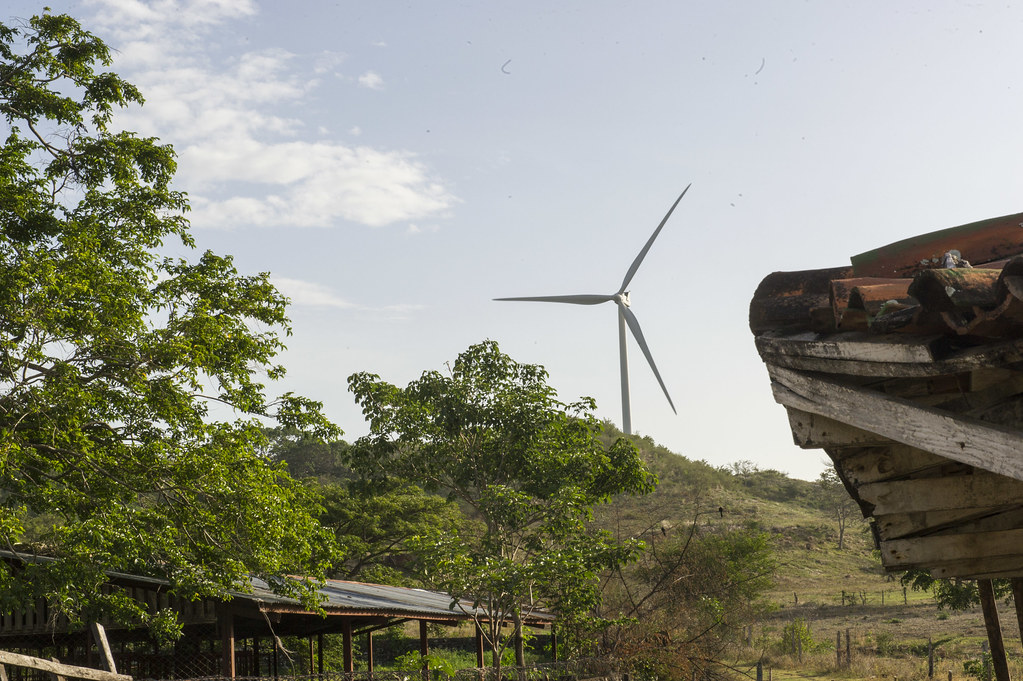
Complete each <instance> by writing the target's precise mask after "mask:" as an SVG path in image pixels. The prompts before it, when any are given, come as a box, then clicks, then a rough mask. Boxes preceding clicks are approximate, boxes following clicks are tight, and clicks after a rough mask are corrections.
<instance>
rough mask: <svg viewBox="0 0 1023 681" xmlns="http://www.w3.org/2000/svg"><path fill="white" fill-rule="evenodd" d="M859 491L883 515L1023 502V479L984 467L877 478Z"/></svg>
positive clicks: (875, 513)
mask: <svg viewBox="0 0 1023 681" xmlns="http://www.w3.org/2000/svg"><path fill="white" fill-rule="evenodd" d="M857 492H858V493H859V495H860V498H861V499H862V500H863V501H866V502H868V503H871V504H873V505H874V513H873V515H879V516H880V515H891V514H895V513H914V512H917V511H946V510H953V509H978V508H980V509H988V508H991V507H992V504H993V503H997V504H998V506H1017V505H1023V482H1021V481H1019V480H1014V479H1012V478H1007V477H1005V476H1004V475H993V474H991V473H986V472H984V471H976V472H974V474H973V475H956V476H949V477H944V478H917V479H911V480H896V481H894V482H875V483H870V484H867V485H860V486H859V487H858V488H857Z"/></svg>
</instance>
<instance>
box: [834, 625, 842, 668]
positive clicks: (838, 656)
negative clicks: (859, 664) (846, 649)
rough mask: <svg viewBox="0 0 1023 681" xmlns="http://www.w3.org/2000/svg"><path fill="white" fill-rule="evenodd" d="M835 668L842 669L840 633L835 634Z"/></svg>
mask: <svg viewBox="0 0 1023 681" xmlns="http://www.w3.org/2000/svg"><path fill="white" fill-rule="evenodd" d="M835 668H837V669H841V668H842V632H841V631H836V632H835Z"/></svg>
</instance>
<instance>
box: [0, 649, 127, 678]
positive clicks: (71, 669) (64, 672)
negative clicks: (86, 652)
mask: <svg viewBox="0 0 1023 681" xmlns="http://www.w3.org/2000/svg"><path fill="white" fill-rule="evenodd" d="M0 665H13V666H15V667H28V668H29V669H38V670H39V671H41V672H47V673H49V674H56V675H58V676H65V677H68V678H72V679H88V680H89V681H132V677H130V676H126V675H124V674H114V673H112V672H105V671H102V670H99V669H90V668H89V667H75V666H73V665H69V664H61V663H60V662H53V661H52V660H44V659H42V658H39V657H31V656H29V655H19V654H18V653H11V652H7V651H6V650H0Z"/></svg>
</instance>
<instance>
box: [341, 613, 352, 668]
mask: <svg viewBox="0 0 1023 681" xmlns="http://www.w3.org/2000/svg"><path fill="white" fill-rule="evenodd" d="M341 645H342V648H343V651H344V652H343V653H342V658H343V660H344V666H345V671H346V672H348V673H349V674H351V673H352V672H354V671H355V660H354V659H353V656H352V619H351V618H350V617H345V618H344V619H342V620H341Z"/></svg>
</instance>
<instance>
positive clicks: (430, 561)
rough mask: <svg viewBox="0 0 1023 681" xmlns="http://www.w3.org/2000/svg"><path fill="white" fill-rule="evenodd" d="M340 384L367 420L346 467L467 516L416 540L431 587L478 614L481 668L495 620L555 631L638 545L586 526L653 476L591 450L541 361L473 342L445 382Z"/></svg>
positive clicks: (647, 485)
mask: <svg viewBox="0 0 1023 681" xmlns="http://www.w3.org/2000/svg"><path fill="white" fill-rule="evenodd" d="M349 385H350V387H351V390H352V392H353V393H354V394H355V396H356V399H357V401H358V402H359V404H360V405H361V406H362V408H363V413H364V414H365V416H366V418H367V419H368V420H369V422H370V426H371V432H370V434H369V435H368V436H366V437H363V438H360V440H359V441H358V442H356V443H355V445H353V447H352V449H351V450H350V454H351V462H352V467H353V469H354V470H355V471H356V472H358V473H360V474H361V475H363V476H364V477H366V478H367V479H369V480H392V481H393V480H396V479H397V480H406V481H413V482H415V483H417V484H420V485H423V486H424V487H425V488H426V489H427V490H428V491H438V492H441V493H444V494H446V495H448V496H449V497H450V498H452V499H454V500H456V501H458V503H459V504H460V505H461V506H462V507H463V509H464V510H465V511H466V512H467V514H468V515H469V516H470V517H471V519H472V521H473V522H471V523H469V524H466V525H465V526H463V527H462V528H460V529H459V530H458V531H456V532H431V533H429V534H425V535H423V536H422V537H420V539H419V542H418V546H419V550H420V552H421V553H422V556H423V559H424V561H425V566H426V569H427V572H426V573H425V575H424V576H425V577H426V578H427V579H428V580H429V581H430V582H432V584H433V585H434V586H435V587H438V588H443V589H444V590H445V591H447V592H448V593H450V594H451V595H452V596H453V597H455V598H464V599H467V600H468V602H470V603H472V604H474V605H475V606H476V607H477V608H481V609H482V612H477V611H473V610H471V609H470V612H474V613H476V615H477V618H478V619H477V623H478V624H479V625H480V626H481V628H482V629H483V631H484V634H485V637H486V639H487V641H488V643H489V645H490V650H491V654H492V660H493V664H494V666H500V659H501V653H502V651H503V650H504V648H505V647H506V646H507V645H508V639H507V637H503V636H502V635H501V630H502V626H503V625H505V624H506V623H510V624H512V625H513V626H512V630H513V632H514V633H515V636H513V640H516V639H519V638H520V636H518V635H519V634H520V633H521V624H522V619H523V617H525V616H526V615H528V614H529V613H530V612H532V611H533V609H534V608H537V607H541V606H546V607H550V608H552V609H553V610H554V611H555V612H557V613H558V615H559V617H561V618H562V621H563V622H565V623H568V622H570V621H572V620H573V619H574V618H577V617H580V616H581V615H582V613H584V612H586V611H587V610H589V609H590V608H592V607H593V606H594V605H595V604H596V603H597V602H598V599H599V591H598V588H597V587H598V574H599V573H600V571H602V570H606V569H609V568H613V567H615V566H617V565H620V564H622V563H625V562H627V561H629V560H631V559H633V558H634V557H635V556H636V554H637V551H638V549H639V547H640V544H639V543H638V542H636V541H627V542H623V543H618V542H615V541H613V540H612V538H611V536H610V535H609V534H607V533H600V532H593V531H591V530H590V529H589V528H588V527H587V521H588V520H589V519H590V518H591V509H592V507H593V506H594V505H596V504H600V503H603V502H606V501H608V500H609V499H610V498H611V497H612V496H613V495H615V494H620V493H636V494H642V493H646V492H648V491H650V490H651V489H652V488H653V485H654V483H655V478H654V476H653V475H652V474H651V473H650V472H649V471H648V470H647V469H646V467H645V466H644V465H643V462H642V461H641V460H640V458H639V456H638V454H637V452H636V449H635V448H634V447H633V446H632V445H631V444H629V443H628V442H627V441H625V440H618V441H617V442H615V443H614V444H613V445H611V446H610V447H606V446H604V445H603V444H601V442H600V438H599V434H600V430H601V427H600V423H599V422H598V421H597V420H596V419H595V418H594V416H593V415H592V410H593V406H594V405H593V402H592V400H590V399H582V400H580V401H578V402H575V403H571V404H565V403H562V402H559V401H558V400H557V398H556V393H555V391H554V390H553V389H552V388H551V387H550V386H548V385H547V372H546V371H545V370H544V369H543V367H541V366H537V365H531V364H519V363H517V362H515V361H514V360H512V359H511V358H510V357H508V356H507V355H505V354H503V353H501V351H500V349H499V348H498V346H497V344H496V343H494V342H493V341H486V342H484V343H481V344H478V345H474V346H472V347H470V348H469V349H468V350H466V351H465V352H463V353H462V354H460V355H459V356H458V358H457V359H456V360H455V362H454V365H453V366H452V367H451V369H450V371H449V373H448V374H447V375H444V374H441V373H439V372H436V371H427V372H425V373H423V375H422V377H421V378H420V379H419V380H417V381H413V382H412V383H410V384H409V385H408V387H406V388H398V387H396V386H393V385H391V384H389V383H386V382H384V381H382V380H380V378H379V377H378V376H376V375H373V374H367V373H359V374H355V375H353V376H351V377H350V378H349ZM517 661H518V662H519V663H521V662H522V658H521V654H519V655H517Z"/></svg>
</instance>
